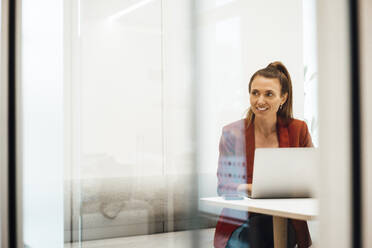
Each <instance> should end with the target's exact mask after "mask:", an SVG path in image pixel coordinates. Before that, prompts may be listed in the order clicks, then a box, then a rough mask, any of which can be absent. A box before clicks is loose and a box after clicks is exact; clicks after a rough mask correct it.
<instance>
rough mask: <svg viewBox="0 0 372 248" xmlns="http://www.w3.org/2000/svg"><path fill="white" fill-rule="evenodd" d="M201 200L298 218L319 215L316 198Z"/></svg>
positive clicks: (307, 218) (309, 217)
mask: <svg viewBox="0 0 372 248" xmlns="http://www.w3.org/2000/svg"><path fill="white" fill-rule="evenodd" d="M200 200H201V201H203V202H205V203H208V204H212V205H217V206H222V207H225V208H233V209H238V210H245V211H249V212H254V213H261V214H267V215H272V216H278V217H285V218H290V219H298V220H313V219H315V218H316V216H317V215H318V201H317V199H314V198H288V199H287V198H286V199H250V198H244V199H243V200H224V199H223V198H222V197H208V198H201V199H200Z"/></svg>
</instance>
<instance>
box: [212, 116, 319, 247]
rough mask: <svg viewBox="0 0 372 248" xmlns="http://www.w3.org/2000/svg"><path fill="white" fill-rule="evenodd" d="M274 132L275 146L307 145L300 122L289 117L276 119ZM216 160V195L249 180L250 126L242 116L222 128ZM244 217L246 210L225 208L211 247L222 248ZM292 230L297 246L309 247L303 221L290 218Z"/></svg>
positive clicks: (252, 148) (251, 158) (251, 155)
mask: <svg viewBox="0 0 372 248" xmlns="http://www.w3.org/2000/svg"><path fill="white" fill-rule="evenodd" d="M277 133H278V138H279V147H311V146H313V145H312V141H311V137H310V134H309V131H308V128H307V125H306V123H305V122H304V121H300V120H296V119H291V120H290V121H289V122H288V123H285V122H284V121H283V120H282V119H279V118H278V122H277ZM219 151H220V155H219V159H218V171H217V177H218V189H217V191H218V194H219V195H221V194H224V193H234V192H236V190H237V187H238V185H239V184H242V183H252V175H253V161H254V151H255V138H254V125H253V124H252V125H249V126H248V125H247V121H246V120H245V119H242V120H239V121H236V122H234V123H231V124H229V125H227V126H225V127H224V128H223V132H222V136H221V140H220V146H219ZM247 218H248V213H247V212H244V211H238V210H233V209H228V208H225V209H223V210H222V213H221V215H220V218H219V220H218V223H217V226H216V231H215V236H214V246H215V247H217V248H224V247H226V244H227V241H228V240H229V238H230V236H231V234H232V233H233V232H234V230H235V229H236V228H237V227H239V226H240V225H241V224H243V223H244V222H245V221H246V220H247ZM290 221H291V222H292V224H293V226H294V229H295V231H296V240H297V244H298V245H299V248H303V247H309V246H310V245H311V238H310V233H309V229H308V226H307V222H306V221H300V220H290Z"/></svg>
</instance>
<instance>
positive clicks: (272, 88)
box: [250, 76, 288, 118]
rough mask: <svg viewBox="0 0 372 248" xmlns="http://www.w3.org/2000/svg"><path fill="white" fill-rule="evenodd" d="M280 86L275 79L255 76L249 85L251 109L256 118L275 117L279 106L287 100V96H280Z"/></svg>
mask: <svg viewBox="0 0 372 248" xmlns="http://www.w3.org/2000/svg"><path fill="white" fill-rule="evenodd" d="M280 92H281V86H280V82H279V79H277V78H265V77H262V76H256V77H255V78H254V79H253V81H252V84H251V92H250V102H251V109H252V111H253V113H254V114H255V116H256V117H259V118H272V117H275V116H276V113H277V112H278V110H279V107H280V105H281V104H284V103H285V101H286V100H287V96H288V94H287V93H285V94H284V95H283V96H282V95H281V94H280Z"/></svg>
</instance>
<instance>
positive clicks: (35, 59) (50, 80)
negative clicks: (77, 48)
mask: <svg viewBox="0 0 372 248" xmlns="http://www.w3.org/2000/svg"><path fill="white" fill-rule="evenodd" d="M62 3H63V1H62V0H61V1H57V0H56V1H48V0H36V1H28V0H24V1H22V9H23V11H22V71H21V78H22V110H23V113H22V122H23V124H22V127H23V130H22V134H23V144H22V146H23V147H22V150H23V154H22V155H23V163H24V164H23V232H24V242H25V244H26V245H28V246H29V247H40V248H42V247H48V248H49V247H61V244H63V216H64V214H63V168H64V153H63V136H64V126H63V108H64V106H63V78H64V75H63V35H62V34H63V30H62V27H63V22H62V21H63V18H62V17H63V16H62Z"/></svg>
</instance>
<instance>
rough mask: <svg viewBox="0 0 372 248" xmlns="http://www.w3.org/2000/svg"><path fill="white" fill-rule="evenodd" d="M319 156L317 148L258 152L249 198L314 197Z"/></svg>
mask: <svg viewBox="0 0 372 248" xmlns="http://www.w3.org/2000/svg"><path fill="white" fill-rule="evenodd" d="M318 156H319V155H318V149H317V148H257V149H256V150H255V158H254V167H253V179H252V193H251V196H250V197H251V198H292V197H298V198H300V197H311V196H313V195H314V191H315V187H316V179H317V178H316V172H317V164H318Z"/></svg>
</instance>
